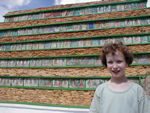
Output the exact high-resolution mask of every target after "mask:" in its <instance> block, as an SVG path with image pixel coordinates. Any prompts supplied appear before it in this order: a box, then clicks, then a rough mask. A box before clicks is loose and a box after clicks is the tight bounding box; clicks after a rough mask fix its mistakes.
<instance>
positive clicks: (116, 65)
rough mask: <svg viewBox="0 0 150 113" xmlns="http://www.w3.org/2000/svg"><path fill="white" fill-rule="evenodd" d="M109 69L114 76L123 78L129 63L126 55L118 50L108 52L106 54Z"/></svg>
mask: <svg viewBox="0 0 150 113" xmlns="http://www.w3.org/2000/svg"><path fill="white" fill-rule="evenodd" d="M106 63H107V69H108V70H109V72H110V73H111V75H112V77H114V78H121V77H124V76H125V69H126V67H127V63H126V61H125V58H124V55H123V54H122V53H121V52H119V51H116V52H115V53H114V54H112V53H108V54H107V55H106Z"/></svg>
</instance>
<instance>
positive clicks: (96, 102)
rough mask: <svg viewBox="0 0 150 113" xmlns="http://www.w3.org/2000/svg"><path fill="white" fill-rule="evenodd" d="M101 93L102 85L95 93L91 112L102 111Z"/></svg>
mask: <svg viewBox="0 0 150 113" xmlns="http://www.w3.org/2000/svg"><path fill="white" fill-rule="evenodd" d="M100 95H101V87H98V88H97V89H96V91H95V93H94V97H93V100H92V103H91V106H90V112H89V113H100V103H101V96H100Z"/></svg>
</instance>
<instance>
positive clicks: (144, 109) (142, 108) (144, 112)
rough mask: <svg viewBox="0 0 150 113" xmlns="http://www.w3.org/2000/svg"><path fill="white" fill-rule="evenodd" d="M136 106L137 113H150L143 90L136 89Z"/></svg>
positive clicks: (149, 102)
mask: <svg viewBox="0 0 150 113" xmlns="http://www.w3.org/2000/svg"><path fill="white" fill-rule="evenodd" d="M138 106H139V107H138V109H139V113H150V101H149V100H148V97H147V95H146V93H145V91H144V90H143V88H139V89H138Z"/></svg>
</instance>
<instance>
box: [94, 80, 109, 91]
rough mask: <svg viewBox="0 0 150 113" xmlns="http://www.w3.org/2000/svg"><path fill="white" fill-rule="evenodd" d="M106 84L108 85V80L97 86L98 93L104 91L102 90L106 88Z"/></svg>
mask: <svg viewBox="0 0 150 113" xmlns="http://www.w3.org/2000/svg"><path fill="white" fill-rule="evenodd" d="M106 85H107V82H105V83H103V84H100V85H98V87H97V88H96V92H97V93H100V92H102V90H104V88H105V87H106Z"/></svg>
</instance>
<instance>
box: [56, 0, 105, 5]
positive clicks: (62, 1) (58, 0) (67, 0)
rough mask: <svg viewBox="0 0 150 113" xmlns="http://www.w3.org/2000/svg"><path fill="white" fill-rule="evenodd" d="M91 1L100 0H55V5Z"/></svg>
mask: <svg viewBox="0 0 150 113" xmlns="http://www.w3.org/2000/svg"><path fill="white" fill-rule="evenodd" d="M93 1H102V0H55V4H56V5H65V4H75V3H85V2H93Z"/></svg>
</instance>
